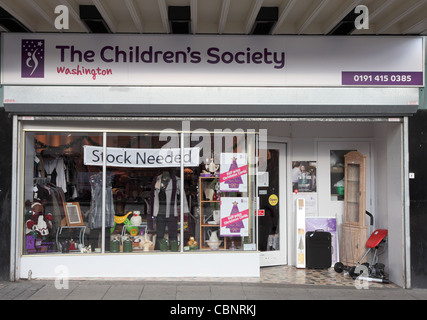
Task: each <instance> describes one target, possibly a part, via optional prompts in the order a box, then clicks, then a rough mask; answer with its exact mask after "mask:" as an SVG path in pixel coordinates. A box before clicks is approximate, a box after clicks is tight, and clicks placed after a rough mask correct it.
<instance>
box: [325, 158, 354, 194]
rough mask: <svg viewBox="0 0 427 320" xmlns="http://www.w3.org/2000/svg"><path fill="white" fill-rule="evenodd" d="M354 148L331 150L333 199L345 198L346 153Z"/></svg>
mask: <svg viewBox="0 0 427 320" xmlns="http://www.w3.org/2000/svg"><path fill="white" fill-rule="evenodd" d="M350 151H352V150H331V151H330V163H331V200H333V201H343V200H344V155H345V154H347V153H349V152H350Z"/></svg>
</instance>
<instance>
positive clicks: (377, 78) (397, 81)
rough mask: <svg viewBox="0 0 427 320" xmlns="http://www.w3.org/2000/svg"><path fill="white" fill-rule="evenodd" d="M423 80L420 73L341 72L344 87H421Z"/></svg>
mask: <svg viewBox="0 0 427 320" xmlns="http://www.w3.org/2000/svg"><path fill="white" fill-rule="evenodd" d="M423 80H424V79H423V73H422V72H364V71H359V72H358V71H343V72H342V85H345V86H364V85H366V86H422V85H423V84H424V81H423Z"/></svg>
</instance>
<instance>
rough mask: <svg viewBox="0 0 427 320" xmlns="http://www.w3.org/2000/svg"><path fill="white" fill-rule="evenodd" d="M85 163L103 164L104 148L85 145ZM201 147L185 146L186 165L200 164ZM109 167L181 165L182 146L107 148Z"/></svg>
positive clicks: (92, 164) (184, 161)
mask: <svg viewBox="0 0 427 320" xmlns="http://www.w3.org/2000/svg"><path fill="white" fill-rule="evenodd" d="M83 150H84V152H83V154H84V158H83V159H84V164H85V165H87V166H102V165H103V148H102V147H95V146H83ZM199 151H200V149H199V148H184V157H183V163H184V166H185V167H196V166H198V165H199ZM106 162H107V166H108V167H126V168H162V167H180V166H181V149H180V148H161V149H136V148H107V157H106Z"/></svg>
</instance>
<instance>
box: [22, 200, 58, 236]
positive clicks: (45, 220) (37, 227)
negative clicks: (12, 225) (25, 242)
mask: <svg viewBox="0 0 427 320" xmlns="http://www.w3.org/2000/svg"><path fill="white" fill-rule="evenodd" d="M29 213H30V214H31V217H30V218H29V219H28V220H27V222H26V226H27V231H26V234H27V235H28V234H31V235H33V236H34V237H35V238H37V237H41V238H43V239H45V238H47V236H48V235H49V232H50V231H51V230H52V228H53V224H52V221H53V216H52V214H50V213H45V212H44V208H43V205H42V204H41V203H40V202H39V201H38V200H35V201H34V202H33V203H32V204H31V210H30V211H29Z"/></svg>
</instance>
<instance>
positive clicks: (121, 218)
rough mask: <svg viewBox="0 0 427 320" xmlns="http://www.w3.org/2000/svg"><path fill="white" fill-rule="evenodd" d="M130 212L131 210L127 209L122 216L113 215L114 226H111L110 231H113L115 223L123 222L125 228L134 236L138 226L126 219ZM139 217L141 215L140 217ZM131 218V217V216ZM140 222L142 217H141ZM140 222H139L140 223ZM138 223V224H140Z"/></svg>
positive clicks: (137, 231)
mask: <svg viewBox="0 0 427 320" xmlns="http://www.w3.org/2000/svg"><path fill="white" fill-rule="evenodd" d="M131 213H132V211H129V212H128V213H126V214H125V215H124V216H114V226H113V227H111V229H110V233H113V232H114V229H115V228H116V225H118V224H124V225H126V226H129V227H126V230H127V231H128V232H129V233H130V234H131V235H132V236H136V235H137V234H138V233H139V228H138V227H134V226H133V223H132V222H131V220H129V219H128V217H129V215H130V214H131ZM140 218H141V217H140ZM131 219H132V218H131ZM141 222H142V218H141ZM140 224H141V223H140ZM140 224H138V225H140Z"/></svg>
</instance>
